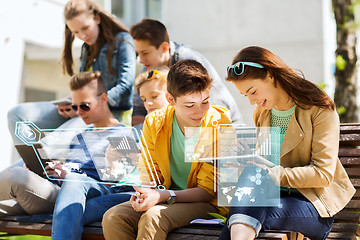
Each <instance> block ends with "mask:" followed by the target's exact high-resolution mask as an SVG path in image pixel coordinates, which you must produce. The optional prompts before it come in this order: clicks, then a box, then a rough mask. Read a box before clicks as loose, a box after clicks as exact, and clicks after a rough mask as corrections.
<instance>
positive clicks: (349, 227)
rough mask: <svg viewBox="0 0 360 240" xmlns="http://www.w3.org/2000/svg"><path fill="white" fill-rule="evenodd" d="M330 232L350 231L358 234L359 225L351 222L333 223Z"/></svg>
mask: <svg viewBox="0 0 360 240" xmlns="http://www.w3.org/2000/svg"><path fill="white" fill-rule="evenodd" d="M331 232H350V233H355V234H356V235H360V226H359V224H352V223H334V224H333V225H332V227H331Z"/></svg>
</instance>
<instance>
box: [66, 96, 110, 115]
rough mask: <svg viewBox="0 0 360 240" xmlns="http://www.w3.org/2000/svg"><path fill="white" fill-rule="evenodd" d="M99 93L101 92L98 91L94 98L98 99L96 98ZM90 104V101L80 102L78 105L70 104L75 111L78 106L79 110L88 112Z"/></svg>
mask: <svg viewBox="0 0 360 240" xmlns="http://www.w3.org/2000/svg"><path fill="white" fill-rule="evenodd" d="M101 94H103V93H100V94H99V95H97V96H96V98H95V100H98V98H99V96H100V95H101ZM95 100H94V101H95ZM90 105H91V103H81V104H79V105H75V104H73V105H71V108H72V109H73V110H74V111H75V112H77V111H78V109H79V108H80V109H81V110H83V111H85V112H88V111H90Z"/></svg>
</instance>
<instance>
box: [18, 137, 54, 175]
mask: <svg viewBox="0 0 360 240" xmlns="http://www.w3.org/2000/svg"><path fill="white" fill-rule="evenodd" d="M33 146H34V147H32V146H27V145H26V144H19V145H15V148H16V150H17V151H18V153H19V155H20V156H21V158H22V159H23V161H24V163H25V164H26V166H27V167H28V168H29V170H31V171H33V172H34V173H36V174H38V175H39V176H41V177H45V175H44V174H43V173H44V168H45V167H46V165H47V162H50V161H51V159H49V158H48V157H46V156H44V155H46V154H45V151H42V152H41V153H40V151H41V149H42V145H41V144H33Z"/></svg>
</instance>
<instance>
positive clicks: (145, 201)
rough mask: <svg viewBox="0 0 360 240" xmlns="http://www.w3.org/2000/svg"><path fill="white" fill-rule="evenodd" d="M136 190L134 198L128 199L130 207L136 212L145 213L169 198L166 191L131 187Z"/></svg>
mask: <svg viewBox="0 0 360 240" xmlns="http://www.w3.org/2000/svg"><path fill="white" fill-rule="evenodd" d="M133 188H134V189H135V190H136V193H135V195H136V197H135V196H134V195H133V196H131V198H130V203H131V206H132V207H133V208H134V210H136V211H137V212H143V211H147V210H149V209H150V208H152V207H153V206H155V205H156V204H158V203H160V202H165V201H166V200H167V199H168V197H169V192H168V191H162V190H158V189H154V188H144V187H135V186H134V187H133Z"/></svg>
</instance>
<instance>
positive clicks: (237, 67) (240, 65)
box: [226, 62, 264, 77]
mask: <svg viewBox="0 0 360 240" xmlns="http://www.w3.org/2000/svg"><path fill="white" fill-rule="evenodd" d="M245 66H251V67H257V68H264V67H263V66H262V65H260V64H258V63H254V62H237V63H235V64H233V65H231V66H228V67H227V69H226V71H227V77H229V76H230V75H231V70H233V72H234V73H235V75H238V76H240V75H241V74H243V73H244V68H245Z"/></svg>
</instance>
